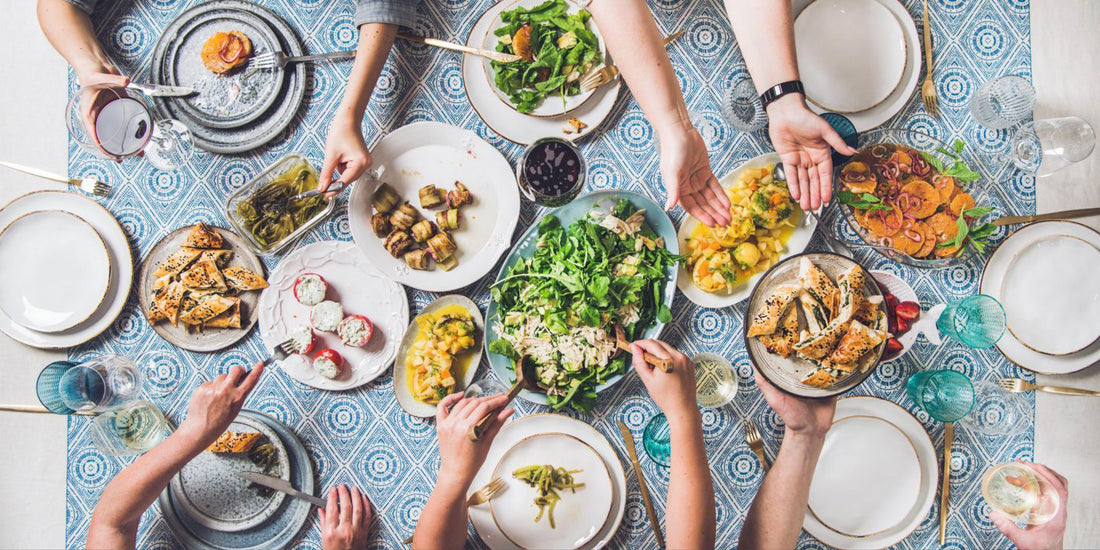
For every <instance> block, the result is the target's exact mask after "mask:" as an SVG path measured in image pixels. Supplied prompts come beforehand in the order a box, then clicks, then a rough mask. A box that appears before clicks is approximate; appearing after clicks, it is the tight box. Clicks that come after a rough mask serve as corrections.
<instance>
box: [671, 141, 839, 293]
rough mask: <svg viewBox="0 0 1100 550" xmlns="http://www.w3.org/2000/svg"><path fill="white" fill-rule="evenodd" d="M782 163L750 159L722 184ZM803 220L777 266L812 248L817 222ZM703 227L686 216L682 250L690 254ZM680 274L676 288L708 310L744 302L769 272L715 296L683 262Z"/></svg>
mask: <svg viewBox="0 0 1100 550" xmlns="http://www.w3.org/2000/svg"><path fill="white" fill-rule="evenodd" d="M777 162H780V161H779V155H778V154H776V153H767V154H764V155H760V156H758V157H755V158H752V159H749V160H747V161H745V162H744V163H743V164H741V165H740V166H738V167H737V168H735V169H734V170H733V172H730V173H729V174H728V175H726V177H724V178H722V180H721V181H720V182H719V183H721V184H722V187H723V188H726V187H729V186H731V185H733V184H734V182H736V181H737V177H738V175H740V174H741V172H744V171H745V170H750V169H758V168H763V167H765V166H768V165H769V164H775V163H777ZM792 204H794V207H795V208H798V203H795V202H792ZM800 216H801V220H799V223H798V227H796V228H795V230H794V232H793V233H791V238H790V240H788V241H787V249H786V250H785V251H783V253H782V254H781V255H780V256H779V258H777V259H776V263H779V262H781V261H783V259H784V258H787V257H789V256H793V255H795V254H801V253H802V251H803V250H806V247H807V246H809V244H810V240H811V239H812V238H813V236H814V229H815V228H817V221H816V220H814V218H812V217H810V216H807V215H805V214H800ZM697 225H699V220H696V219H695V218H694V217H692V216H691V214H688V215H687V216H685V217H684V221H682V222H681V223H680V229H679V230H678V231H677V232H676V238H677V240H679V241H680V250H681V251H683V252H684V253H685V254H686V253H687V249H688V248H687V240H688V237H691V232H692V231H694V230H695V227H696V226H697ZM679 269H680V275H679V277H677V278H676V286H677V287H678V288H679V289H680V292H683V293H684V296H687V298H688V300H691V301H692V302H695V303H696V304H697V305H700V306H703V307H707V308H723V307H729V306H732V305H736V304H739V303H741V302H743V301H744V300H745V299H746V298H748V297H749V296H751V295H752V289H753V288H756V283H758V282H760V277H762V276H763V275H764V273H765V272H766V271H767V270H766V269H765V270H762V271H760V272H759V273H757V274H756V275H753V276H752V277H750V278H749V280H748V281H746V282H744V283H741V285H740V286H737V287H735V288H734V290H733V292H731V293H728V294H726V293H711V292H707V291H705V290H703V289H701V288H699V287H697V286H695V283H694V282H693V281H692V278H691V273H690V272H688V270H687V264H686V263H685V262H680V268H679Z"/></svg>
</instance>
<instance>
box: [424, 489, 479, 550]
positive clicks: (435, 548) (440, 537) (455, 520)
mask: <svg viewBox="0 0 1100 550" xmlns="http://www.w3.org/2000/svg"><path fill="white" fill-rule="evenodd" d="M452 478H453V476H450V475H447V474H445V473H443V472H440V475H439V478H438V481H436V484H435V489H433V490H432V495H431V496H430V497H428V503H427V504H425V505H424V510H423V511H421V512H420V520H419V521H417V523H416V532H415V534H414V538H413V544H412V547H413V549H414V550H419V549H431V550H447V549H456V550H457V549H461V548H463V547H464V546H465V544H466V522H467V519H468V516H467V512H466V489H467V488H469V484H468V483H463V482H462V481H460V480H454V479H452Z"/></svg>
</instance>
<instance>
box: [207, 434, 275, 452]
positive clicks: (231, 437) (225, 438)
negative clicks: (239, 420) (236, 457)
mask: <svg viewBox="0 0 1100 550" xmlns="http://www.w3.org/2000/svg"><path fill="white" fill-rule="evenodd" d="M261 436H262V434H260V433H259V432H234V431H232V430H226V431H225V432H224V433H222V434H221V435H220V436H218V438H217V439H215V440H214V442H213V443H211V444H210V446H209V447H207V448H206V450H207V451H210V452H212V453H247V452H248V451H251V450H252V447H255V446H256V443H257V442H258V441H259V440H260V437H261Z"/></svg>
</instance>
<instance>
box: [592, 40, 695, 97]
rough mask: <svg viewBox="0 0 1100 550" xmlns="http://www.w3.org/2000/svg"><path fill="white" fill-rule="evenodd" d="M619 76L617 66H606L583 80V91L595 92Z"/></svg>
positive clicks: (665, 42) (667, 43) (668, 41)
mask: <svg viewBox="0 0 1100 550" xmlns="http://www.w3.org/2000/svg"><path fill="white" fill-rule="evenodd" d="M684 32H685V31H682V30H681V31H676V32H674V33H672V34H670V35H668V36H667V37H666V38H665V39H664V41H663V42H662V44H663V45H664V46H668V45H669V44H671V43H672V42H674V41H675V40H676V39H677V38H680V37H681V36H683V35H684ZM618 76H619V68H618V67H616V66H615V65H604V66H603V67H601V68H599V69H597V70H595V71H593V72H590V73H588V74H587V75H585V77H584V79H583V80H581V91H584V92H587V91H589V90H595V89H596V88H599V87H600V86H603V85H604V84H608V83H610V82H611V81H613V80H615V78H617V77H618Z"/></svg>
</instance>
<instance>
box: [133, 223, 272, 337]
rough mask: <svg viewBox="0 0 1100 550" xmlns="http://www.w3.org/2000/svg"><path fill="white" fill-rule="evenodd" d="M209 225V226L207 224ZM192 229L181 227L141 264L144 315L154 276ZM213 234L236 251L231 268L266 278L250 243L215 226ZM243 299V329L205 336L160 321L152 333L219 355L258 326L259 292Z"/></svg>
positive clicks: (210, 332) (216, 330)
mask: <svg viewBox="0 0 1100 550" xmlns="http://www.w3.org/2000/svg"><path fill="white" fill-rule="evenodd" d="M208 225H209V224H208ZM191 227H193V226H190V225H188V226H186V227H181V228H179V229H177V230H175V231H173V232H172V233H170V234H169V235H168V236H167V237H165V238H163V239H161V240H160V242H159V243H157V244H156V246H154V247H153V250H151V251H149V254H147V255H146V256H145V258H144V259H143V260H142V263H141V276H140V277H138V303H139V304H141V308H142V314H143V315H144V311H145V307H146V306H147V305H148V304H149V302H150V301H151V300H152V298H151V296H150V294H151V292H152V290H153V281H155V280H156V277H154V276H153V271H155V270H156V267H157V265H158V264H160V263H161V262H163V261H164V260H165V259H166V258H168V256H171V255H172V253H173V252H175V251H177V250H179V249H180V245H181V244H183V241H184V240H185V239H187V233H188V232H190V231H191ZM209 227H210V228H211V229H213V230H214V231H217V232H218V234H219V235H221V236H222V238H224V239H225V244H226V246H227V248H228V250H232V251H233V256H232V257H231V258H230V259H229V265H239V266H242V267H246V268H248V269H250V270H252V271H254V272H256V273H259V274H260V275H263V274H264V266H263V264H262V263H260V259H259V258H257V257H256V255H255V254H253V253H252V251H251V250H249V248H248V243H246V242H245V241H244V239H242V238H240V237H239V236H237V234H236V233H234V232H232V231H229V230H228V229H222V228H220V227H215V226H213V225H210V226H209ZM240 298H241V328H239V329H238V328H208V329H206V330H204V331H202V332H199V331H197V330H194V329H192V330H188V329H187V327H185V326H184V325H183V323H180V325H179V326H172V323H169V322H168V321H161V322H159V323H155V324H153V325H152V326H153V330H154V331H155V332H156V333H157V334H159V335H160V337H161V338H164V339H165V340H167V341H168V343H170V344H172V345H174V346H176V347H180V348H183V349H186V350H190V351H199V352H208V351H217V350H220V349H223V348H227V347H229V346H231V345H233V344H235V343H237V342H238V341H239V340H240V339H241V338H244V337H245V336H247V335H248V332H249V331H250V330H252V327H253V325H255V324H256V318H257V316H258V314H257V304H259V303H260V292H259V291H257V290H250V291H248V292H242V293H241V294H240Z"/></svg>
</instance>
